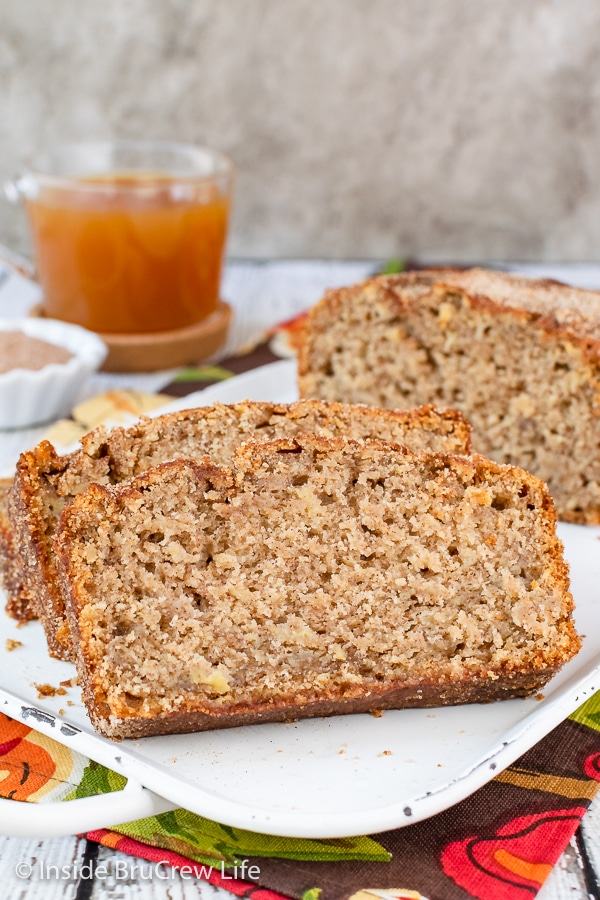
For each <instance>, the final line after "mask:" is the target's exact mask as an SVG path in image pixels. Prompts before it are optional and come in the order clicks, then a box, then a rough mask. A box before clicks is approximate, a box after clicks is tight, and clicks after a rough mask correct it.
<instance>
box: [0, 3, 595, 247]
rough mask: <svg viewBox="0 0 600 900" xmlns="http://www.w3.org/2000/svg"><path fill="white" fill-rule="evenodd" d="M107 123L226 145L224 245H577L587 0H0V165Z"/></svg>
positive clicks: (589, 124)
mask: <svg viewBox="0 0 600 900" xmlns="http://www.w3.org/2000/svg"><path fill="white" fill-rule="evenodd" d="M111 136H112V137H116V136H125V137H140V136H146V137H159V138H170V139H178V140H185V141H195V142H204V143H208V144H212V145H214V146H216V147H219V148H221V149H222V150H225V151H226V152H228V153H230V154H231V155H232V156H233V157H234V159H235V161H236V163H237V167H238V179H237V188H236V202H235V214H234V223H233V233H232V236H231V241H230V245H229V249H230V253H231V254H232V255H236V256H340V257H348V256H359V257H385V256H388V255H390V254H394V255H398V254H411V255H413V256H419V257H421V258H437V259H449V258H452V259H465V260H473V259H492V258H495V259H509V258H512V259H561V260H567V259H572V260H575V259H598V258H600V3H598V2H597V0H102V3H100V2H96V0H51V2H47V3H44V2H40V0H2V2H1V4H0V173H1V174H9V173H10V172H11V171H12V169H13V167H14V166H15V164H16V163H17V161H18V159H19V158H20V157H21V156H23V155H24V154H26V153H28V152H30V151H31V150H34V149H36V148H38V147H41V146H45V145H47V144H50V143H54V142H57V141H60V140H64V139H81V138H104V137H111ZM23 235H24V229H23V218H22V214H19V213H18V212H17V211H15V209H14V208H11V207H9V206H8V205H7V204H5V203H1V202H0V241H3V242H5V243H8V244H9V245H11V246H13V247H19V248H23V247H24V246H25V243H24V236H23Z"/></svg>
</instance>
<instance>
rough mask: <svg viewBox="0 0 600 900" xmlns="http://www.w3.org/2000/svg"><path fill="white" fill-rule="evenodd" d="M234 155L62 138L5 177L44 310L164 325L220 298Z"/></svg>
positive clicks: (100, 328)
mask: <svg viewBox="0 0 600 900" xmlns="http://www.w3.org/2000/svg"><path fill="white" fill-rule="evenodd" d="M232 184H233V164H232V162H231V160H230V159H229V158H228V157H227V156H225V155H224V154H222V153H218V152H216V151H214V150H209V149H207V148H206V147H196V146H193V145H190V144H177V143H171V142H161V141H114V142H102V143H81V144H65V145H63V146H59V147H57V148H56V149H54V150H49V151H47V152H45V153H42V154H40V155H39V156H37V157H35V158H33V159H31V160H30V161H28V162H27V164H26V165H25V166H24V167H23V169H22V170H21V172H20V173H19V174H18V175H17V176H16V177H15V178H14V179H13V180H12V181H10V182H9V183H8V184H7V185H5V190H6V193H7V194H8V196H9V198H10V199H12V200H18V199H22V200H24V202H25V206H26V209H27V214H28V219H29V225H30V229H31V234H32V238H33V247H34V257H35V264H36V269H37V275H38V278H39V281H40V284H41V286H42V289H43V292H44V300H43V313H44V315H46V316H49V317H51V318H53V319H62V320H63V321H66V322H74V323H75V324H77V325H82V326H83V327H84V328H89V329H90V330H91V331H97V332H101V333H108V334H110V333H117V334H119V333H121V334H123V333H129V334H139V333H142V332H143V333H146V332H157V331H171V330H175V329H180V328H185V327H187V326H190V325H194V324H196V323H198V322H201V321H202V320H203V319H204V318H206V317H207V316H209V315H210V314H211V313H212V312H213V311H214V310H215V309H216V307H217V303H218V300H219V286H220V280H221V270H222V265H223V257H224V249H225V241H226V237H227V228H228V222H229V211H230V205H231V191H232Z"/></svg>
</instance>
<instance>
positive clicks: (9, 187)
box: [2, 175, 21, 206]
mask: <svg viewBox="0 0 600 900" xmlns="http://www.w3.org/2000/svg"><path fill="white" fill-rule="evenodd" d="M2 193H3V194H4V196H5V197H6V199H7V200H8V202H9V203H12V204H13V205H15V206H16V205H17V204H19V203H20V202H21V192H20V191H19V183H18V176H17V175H15V176H13V178H7V179H6V181H3V182H2Z"/></svg>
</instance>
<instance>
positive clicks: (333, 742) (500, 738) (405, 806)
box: [0, 360, 600, 838]
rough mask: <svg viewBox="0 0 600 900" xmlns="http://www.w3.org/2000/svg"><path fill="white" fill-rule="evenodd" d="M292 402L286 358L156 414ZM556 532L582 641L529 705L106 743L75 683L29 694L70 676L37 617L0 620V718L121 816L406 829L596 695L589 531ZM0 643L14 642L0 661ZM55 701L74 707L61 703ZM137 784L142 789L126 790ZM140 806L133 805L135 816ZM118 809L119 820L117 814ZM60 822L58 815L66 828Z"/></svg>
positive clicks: (597, 557)
mask: <svg viewBox="0 0 600 900" xmlns="http://www.w3.org/2000/svg"><path fill="white" fill-rule="evenodd" d="M295 397H296V389H295V363H294V362H293V361H289V360H285V361H282V362H277V363H273V364H272V365H269V366H265V367H263V368H261V369H256V370H254V371H252V372H248V373H246V374H244V375H240V376H238V377H236V378H232V379H230V380H229V381H225V382H222V383H220V384H218V385H216V386H213V387H211V388H208V389H206V390H204V391H202V392H199V393H198V394H195V395H190V396H188V397H185V398H183V399H182V400H178V401H176V402H175V403H173V404H170V405H169V407H168V409H184V408H186V407H189V406H192V405H201V404H208V403H213V402H215V401H216V400H220V401H223V402H234V401H238V400H243V399H252V400H277V401H289V400H293V399H295ZM559 532H560V535H561V538H562V539H563V541H564V543H565V549H566V555H567V558H568V560H569V562H570V564H571V576H572V590H573V594H574V597H575V601H576V604H577V612H576V622H577V627H578V629H579V631H580V633H581V634H582V635H583V636H584V641H583V648H582V650H581V652H580V653H579V655H578V656H577V657H576V658H575V659H574V660H572V661H571V662H570V663H569V664H568V665H566V666H565V667H564V669H563V670H562V672H560V674H559V675H557V676H556V678H554V679H553V680H552V681H551V682H550V684H549V685H548V686H547V687H546V689H545V691H544V695H543V698H542V699H534V698H531V699H527V700H506V701H503V702H497V703H491V704H485V705H479V704H473V705H468V706H456V707H446V708H439V709H425V710H417V709H413V710H398V711H388V712H385V713H384V714H383V716H382V717H381V718H375V717H373V716H370V715H352V716H338V717H335V718H329V719H307V720H305V721H301V722H296V723H293V724H272V725H253V726H246V727H244V728H234V729H226V730H223V731H213V732H204V733H201V734H190V735H173V736H167V737H154V738H144V739H142V740H136V741H132V740H127V741H123V742H121V743H115V742H113V741H110V740H108V739H106V738H103V737H101V736H100V735H98V734H96V733H95V732H94V730H93V728H92V726H91V724H90V722H89V719H88V717H87V714H86V712H85V708H84V707H83V705H82V704H81V700H80V696H79V690H78V689H76V688H74V689H70V690H69V691H68V696H67V697H55V698H45V699H44V700H39V699H37V691H36V689H35V687H34V686H33V683H34V682H37V683H50V684H51V685H54V686H58V683H59V681H63V680H66V679H68V678H70V677H71V676H72V675H73V674H74V667H73V666H72V665H71V664H69V663H65V662H60V661H58V660H54V659H50V658H49V657H48V656H47V653H46V648H45V641H44V637H43V633H42V629H41V626H40V625H39V624H38V623H35V622H34V623H30V624H28V625H27V626H26V627H24V628H21V629H17V627H16V625H15V623H14V622H13V621H12V620H10V619H8V617H6V616H3V615H0V657H2V663H3V665H2V667H1V669H2V674H1V675H0V710H2V711H4V712H6V713H7V714H8V715H11V716H13V717H15V718H17V719H21V720H24V721H26V722H27V723H28V724H30V725H33V726H34V727H35V728H36V729H37V730H39V731H42V732H44V733H45V734H47V735H49V736H51V737H53V738H55V739H56V740H58V741H60V742H61V743H63V744H66V745H67V746H69V747H71V748H72V749H73V750H78V751H79V752H80V753H83V754H86V755H87V756H90V757H91V758H93V759H95V760H97V761H98V762H101V763H104V765H106V766H109V767H110V768H112V769H114V770H116V771H118V772H121V773H122V774H124V775H126V776H127V777H128V778H130V779H132V780H133V781H134V782H136V789H132V793H131V796H132V802H131V807H130V808H129V814H128V815H127V816H126V817H125V818H128V819H132V818H135V817H137V816H140V815H149V814H151V813H150V812H148V811H147V810H148V809H153V808H154V807H155V809H156V811H159V810H160V809H161V808H169V804H168V803H167V804H165V801H163V800H161V799H160V798H167V799H168V800H169V801H171V802H172V803H173V804H176V805H178V806H183V807H185V808H186V809H189V810H192V811H193V812H196V813H199V814H201V815H204V816H207V817H208V818H211V819H216V820H217V821H220V822H223V823H225V824H228V825H233V826H237V827H241V828H247V829H251V830H253V831H261V832H264V833H267V834H275V835H282V836H295V837H313V838H314V837H324V838H326V837H346V836H350V835H357V834H366V833H374V832H378V831H385V830H387V829H392V828H397V827H401V826H403V825H409V824H411V823H414V822H417V821H419V820H421V819H424V818H426V817H428V816H431V815H434V814H435V813H438V812H441V811H442V810H443V809H446V808H447V807H449V806H451V805H453V804H454V803H457V802H458V801H460V800H462V799H463V798H464V797H466V796H468V795H469V794H471V793H472V792H473V791H475V790H476V789H477V788H479V787H481V785H483V784H485V783H486V782H487V781H489V780H490V779H491V778H493V777H494V775H496V774H497V773H498V772H500V771H501V770H502V769H503V768H505V767H506V766H508V765H509V764H510V763H512V762H513V761H514V760H515V759H516V758H517V757H518V756H520V755H521V754H522V753H524V752H525V751H526V750H528V749H529V748H530V747H532V746H533V745H534V744H535V743H536V742H537V741H539V740H540V738H542V737H543V736H544V735H546V734H547V733H548V732H549V731H550V730H551V729H552V728H554V727H555V726H556V725H558V724H559V723H560V722H561V721H562V720H563V719H564V718H565V717H566V716H567V715H569V713H571V712H573V710H575V709H576V708H577V707H578V706H579V705H580V704H581V703H582V702H583V701H584V700H585V699H586V698H587V697H589V696H590V695H591V694H593V693H594V692H595V690H596V688H600V676H599V660H600V629H599V628H598V627H597V623H598V621H599V619H600V543H599V539H600V528H597V527H589V526H588V527H585V526H577V525H566V524H561V525H560V526H559ZM6 638H14V639H16V640H20V641H22V642H23V646H22V647H20V648H18V649H17V650H15V651H13V652H12V653H10V654H8V653H6V652H5V649H4V647H5V640H6ZM67 699H70V700H71V701H73V702H74V705H73V706H71V707H68V706H67V705H66V702H65V701H66V700H67ZM60 708H63V709H64V710H65V712H64V714H63V715H59V714H58V710H59V709H60ZM139 785H144V786H145V787H146V788H148V789H150V791H143V790H137V788H138V787H139ZM150 792H154V793H155V794H157V795H159V797H154V795H153V794H151V793H150ZM112 796H113V797H115V796H116V795H112ZM100 799H104V798H100ZM6 802H7V803H8V802H10V801H6ZM80 802H81V801H73V804H77V803H80ZM73 804H71V803H68V804H52V806H53V808H54V809H55V810H56V811H57V815H58V816H60V815H61V813H62V811H61V809H60V807H61V806H62V807H63V809H64V808H65V807H71V806H73ZM161 804H162V806H161ZM16 805H17V804H12V806H16ZM19 805H21V804H19ZM22 805H23V806H24V805H25V804H22ZM153 805H154V806H153ZM142 806H143V807H144V809H145V810H146V811H143V812H140V811H139V808H140V807H142ZM116 812H117V808H116V807H115V814H116ZM118 812H119V818H121V820H122V819H123V815H122V806H121V807H119V808H118ZM67 814H68V813H67V810H66V809H65V810H64V814H63V815H64V818H65V822H68V823H70V828H68V830H70V831H71V832H73V831H74V830H76V829H75V827H74V825H73V821H72V818H69V819H68V820H67ZM107 815H108V816H109V818H108V819H107ZM98 817H99V820H100V821H98V822H96V823H95V827H101V826H102V825H108V824H115V817H114V816H113V818H112V820H111V819H110V813H109V812H107V810H106V808H104V809H103V810H102V811H99V813H98ZM1 820H2V812H1V811H0V822H1ZM57 827H58V826H57ZM63 827H66V826H63ZM86 827H88V828H89V827H91V825H87V826H86ZM5 833H11V832H10V829H9V830H8V831H5ZM12 833H14V831H13V832H12ZM30 833H31V834H39V833H40V830H39V827H38V828H37V830H36V828H35V827H33V826H32V829H31V831H30ZM54 833H58V832H57V831H56V829H55V832H54ZM62 833H65V832H64V831H63V832H62Z"/></svg>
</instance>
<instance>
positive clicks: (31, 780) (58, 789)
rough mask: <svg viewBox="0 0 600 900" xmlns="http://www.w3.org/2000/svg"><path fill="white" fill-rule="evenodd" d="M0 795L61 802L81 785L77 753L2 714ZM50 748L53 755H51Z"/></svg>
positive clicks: (0, 714)
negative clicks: (79, 783)
mask: <svg viewBox="0 0 600 900" xmlns="http://www.w3.org/2000/svg"><path fill="white" fill-rule="evenodd" d="M0 717H1V721H0V724H1V726H2V742H1V743H0V796H2V797H7V798H8V799H9V800H29V801H32V802H40V801H55V800H62V799H63V796H66V795H67V794H69V793H70V792H72V790H73V788H74V787H76V785H77V783H78V780H79V779H78V778H77V776H76V772H75V770H76V769H77V768H78V759H77V756H78V754H73V753H71V751H70V750H69V749H68V748H67V747H61V748H60V750H61V752H60V753H57V752H56V751H57V747H59V746H60V745H57V744H56V742H55V741H53V740H52V738H47V737H46V736H45V735H43V734H40V733H39V732H38V731H34V730H33V729H32V728H30V727H29V726H28V725H23V724H22V723H21V722H17V721H15V720H14V719H9V718H8V716H5V715H4V713H0ZM49 749H51V752H49Z"/></svg>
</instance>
